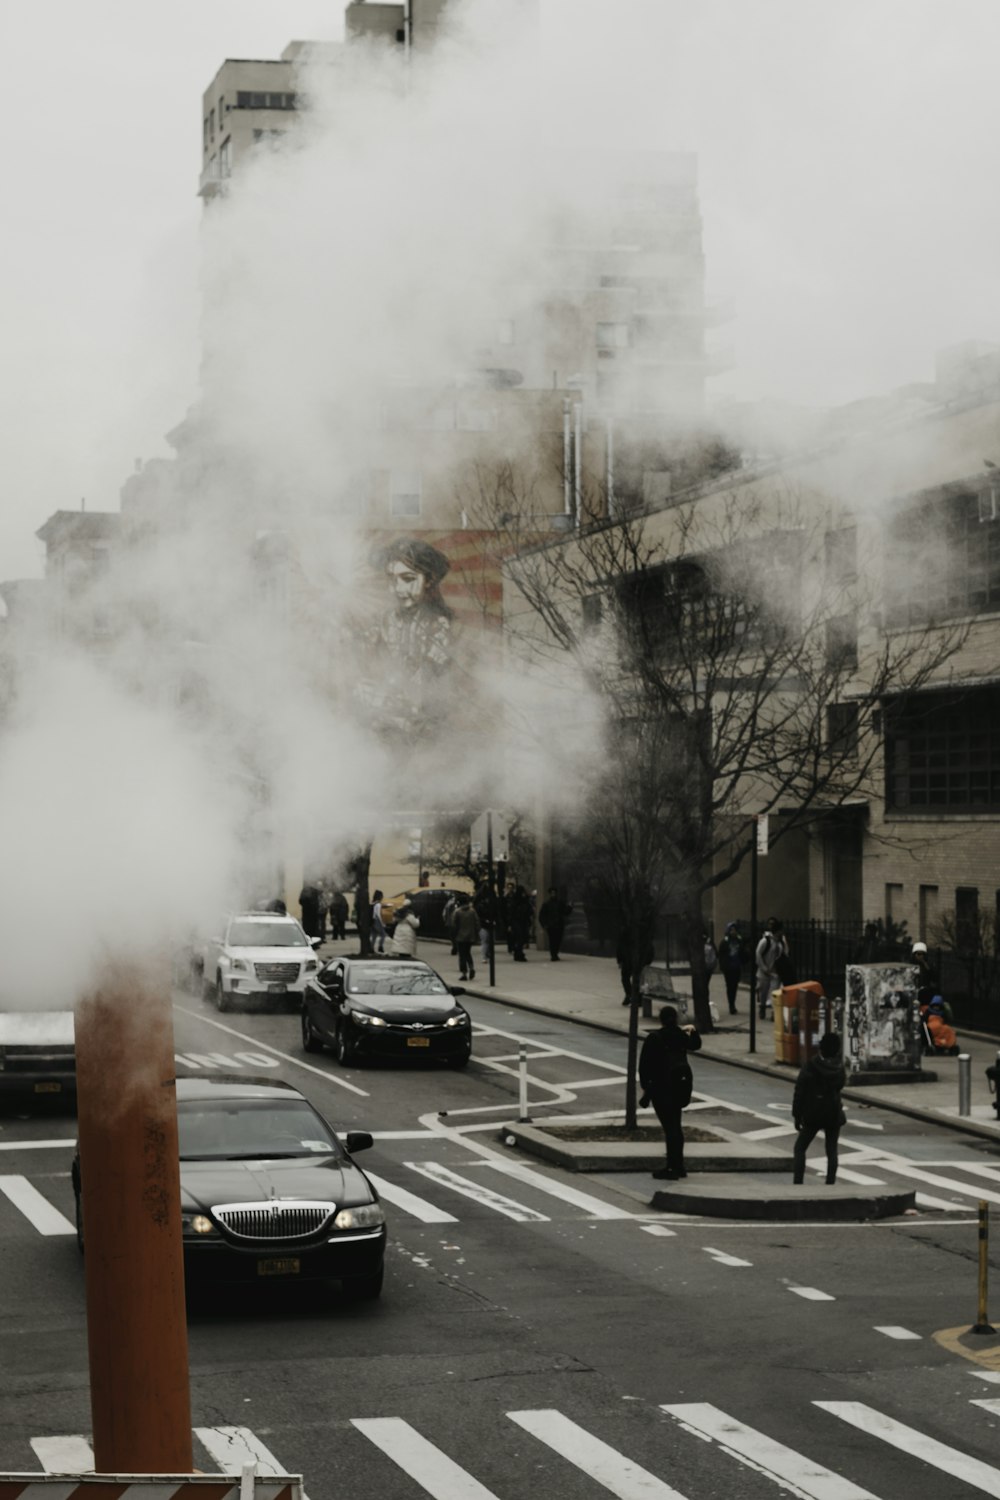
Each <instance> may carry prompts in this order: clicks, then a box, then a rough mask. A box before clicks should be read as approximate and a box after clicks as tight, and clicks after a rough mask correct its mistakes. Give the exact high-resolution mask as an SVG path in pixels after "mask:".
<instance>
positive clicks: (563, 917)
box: [538, 885, 573, 964]
mask: <svg viewBox="0 0 1000 1500" xmlns="http://www.w3.org/2000/svg"><path fill="white" fill-rule="evenodd" d="M572 910H573V908H572V906H570V905H569V904H568V903H567V902H565V901H564V900H563V899H562V897H561V896H560V894H559V892H558V891H557V890H556V888H555V886H554V885H550V886H549V894H548V898H547V899H546V900H545V901H543V902H542V905H541V908H540V909H539V912H538V921H539V924H540V926H541V927H542V928H543V929H544V931H545V936H546V937H547V938H548V940H549V958H551V960H552V962H553V963H554V964H555V963H558V962H559V949H560V948H561V947H562V940H563V935H564V934H565V931H566V922H567V919H568V917H569V915H570V913H571V912H572Z"/></svg>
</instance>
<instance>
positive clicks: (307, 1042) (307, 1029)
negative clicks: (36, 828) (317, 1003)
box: [302, 1010, 323, 1052]
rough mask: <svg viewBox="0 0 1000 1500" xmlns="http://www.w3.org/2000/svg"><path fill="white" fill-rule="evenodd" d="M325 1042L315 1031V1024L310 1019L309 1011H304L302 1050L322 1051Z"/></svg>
mask: <svg viewBox="0 0 1000 1500" xmlns="http://www.w3.org/2000/svg"><path fill="white" fill-rule="evenodd" d="M322 1048H323V1043H322V1042H321V1041H320V1039H319V1037H318V1036H317V1035H316V1033H315V1031H313V1024H312V1022H311V1021H310V1019H309V1012H308V1011H306V1010H304V1011H303V1012H302V1050H303V1052H320V1051H322Z"/></svg>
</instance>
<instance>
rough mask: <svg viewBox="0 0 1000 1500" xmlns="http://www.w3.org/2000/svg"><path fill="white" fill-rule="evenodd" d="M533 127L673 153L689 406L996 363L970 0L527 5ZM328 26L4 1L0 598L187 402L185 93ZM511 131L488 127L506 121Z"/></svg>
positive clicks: (855, 392) (990, 22)
mask: <svg viewBox="0 0 1000 1500" xmlns="http://www.w3.org/2000/svg"><path fill="white" fill-rule="evenodd" d="M541 4H542V9H543V44H544V45H545V47H546V49H547V51H548V52H549V53H550V56H551V61H552V69H553V77H554V80H555V81H556V83H557V86H556V87H555V88H554V89H553V108H554V109H557V111H558V119H557V120H556V121H555V122H554V128H555V129H556V131H557V132H558V131H559V130H564V131H565V139H566V141H567V143H569V142H573V141H579V142H580V143H581V144H589V143H592V142H597V141H602V140H610V141H612V142H615V143H623V144H639V143H643V144H651V145H655V146H658V147H671V146H672V147H677V148H681V149H685V150H690V151H695V152H696V153H697V154H698V157H699V163H700V184H701V201H702V212H703V219H704V239H705V251H706V257H707V269H708V286H709V295H710V299H713V298H718V299H721V298H725V299H729V298H732V299H733V300H734V303H735V310H736V314H737V316H736V318H735V319H734V321H733V322H732V323H731V324H730V325H729V327H728V328H726V329H724V330H723V331H722V333H721V335H720V336H719V341H720V342H721V343H723V344H725V345H728V346H729V347H730V349H731V355H732V361H733V364H732V368H731V370H730V371H729V372H728V373H727V374H726V375H724V376H722V377H721V378H719V379H718V380H716V381H715V382H714V383H713V391H714V393H715V398H716V399H722V398H725V397H726V396H727V395H728V396H732V395H735V396H741V397H744V396H745V397H757V396H771V397H775V398H779V399H783V400H789V401H802V402H806V403H835V402H841V401H846V400H851V399H854V398H856V397H859V396H863V395H868V394H873V393H878V392H880V391H883V390H886V389H889V388H891V387H893V386H895V385H899V384H903V383H906V382H909V381H914V380H925V379H928V378H930V377H931V375H932V371H933V355H934V351H935V349H938V348H940V347H942V346H943V345H946V344H949V343H952V342H957V341H959V340H964V339H975V338H979V339H985V340H1000V309H998V296H997V275H998V267H1000V193H998V190H997V183H998V179H1000V174H998V163H997V139H998V136H997V131H996V128H995V114H996V106H995V102H994V101H995V96H996V68H997V61H998V58H1000V0H700V3H699V4H698V5H697V6H692V5H691V4H690V3H689V0H541ZM342 9H343V7H342V3H341V0H328V3H320V0H281V3H280V4H279V3H278V0H170V3H169V4H167V3H165V0H146V3H144V4H142V5H137V4H136V3H135V0H90V3H89V4H87V5H81V4H80V3H78V0H30V3H29V0H5V3H4V5H3V7H2V10H0V44H2V46H3V55H4V57H5V59H6V61H7V76H6V79H5V93H6V99H7V108H8V118H9V119H10V120H11V121H12V122H15V123H16V127H17V129H16V144H15V142H14V138H13V137H12V145H11V149H10V151H9V152H8V157H7V160H6V162H5V176H6V181H7V193H6V209H7V213H6V215H5V232H4V236H3V238H2V240H0V327H2V329H3V341H2V348H3V355H4V357H3V363H2V400H3V413H4V422H3V427H2V437H0V442H2V450H0V452H2V464H3V500H2V505H0V578H3V579H9V578H14V577H19V576H33V575H37V574H39V573H40V571H41V559H42V548H41V543H39V542H37V541H36V540H35V538H34V535H33V533H34V531H35V529H36V528H37V527H38V526H39V525H41V523H42V522H43V521H44V520H45V518H46V517H47V516H48V515H50V514H51V513H52V512H53V511H54V510H57V509H72V508H76V507H78V506H79V505H80V502H81V499H82V498H84V497H85V498H86V503H87V505H88V507H89V508H91V509H116V508H117V505H118V489H119V486H120V484H121V482H122V481H123V480H124V478H125V477H126V476H127V474H128V473H129V472H130V470H131V468H132V466H133V461H134V459H135V458H137V457H143V458H148V457H151V456H154V455H156V454H158V453H164V452H166V451H168V450H167V449H166V447H165V445H164V441H163V434H164V433H165V432H167V431H169V429H170V428H171V427H172V426H173V425H175V423H176V422H177V421H178V420H179V419H180V417H181V416H183V414H184V411H185V410H186V408H187V407H188V406H189V405H190V404H191V402H192V400H193V399H194V398H195V396H196V393H197V368H198V345H197V328H198V300H197V299H198V292H197V287H198V222H199V217H200V207H201V205H200V202H199V200H198V198H197V196H196V189H197V178H198V172H199V170H200V164H201V158H200V145H201V110H200V99H201V94H202V91H203V90H204V88H205V87H206V86H207V84H208V83H209V82H210V80H211V78H212V76H213V75H214V73H215V71H216V69H217V67H218V66H219V64H220V63H221V61H222V60H223V59H224V58H225V57H226V56H230V57H264V58H266V57H277V56H278V55H279V54H280V52H281V50H282V48H283V47H284V45H285V43H286V42H287V41H288V40H289V39H291V38H293V37H316V38H332V37H337V36H339V35H340V34H341V30H342V21H341V17H342ZM512 108H516V101H512Z"/></svg>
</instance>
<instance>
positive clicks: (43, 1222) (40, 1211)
mask: <svg viewBox="0 0 1000 1500" xmlns="http://www.w3.org/2000/svg"><path fill="white" fill-rule="evenodd" d="M0 1193H4V1194H5V1195H6V1196H7V1197H8V1198H9V1199H10V1201H11V1203H13V1205H14V1207H15V1208H19V1209H20V1210H21V1212H22V1213H23V1214H24V1217H25V1218H26V1219H27V1220H28V1221H29V1223H31V1224H32V1225H34V1227H35V1228H36V1229H37V1230H38V1233H39V1234H76V1225H75V1224H71V1223H70V1222H69V1220H68V1219H67V1218H66V1217H65V1215H64V1214H61V1213H60V1212H59V1210H58V1209H57V1208H53V1207H52V1204H51V1203H50V1202H49V1200H48V1199H47V1198H43V1196H42V1194H41V1193H40V1192H39V1191H38V1189H37V1188H36V1187H33V1186H32V1185H31V1183H30V1182H29V1181H28V1179H27V1178H26V1177H0Z"/></svg>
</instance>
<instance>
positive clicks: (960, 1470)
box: [813, 1401, 1000, 1497]
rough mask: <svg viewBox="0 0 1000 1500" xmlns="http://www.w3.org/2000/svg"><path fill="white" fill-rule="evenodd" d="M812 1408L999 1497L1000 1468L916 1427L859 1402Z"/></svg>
mask: <svg viewBox="0 0 1000 1500" xmlns="http://www.w3.org/2000/svg"><path fill="white" fill-rule="evenodd" d="M813 1405H814V1406H817V1407H819V1409H820V1411H828V1412H829V1413H830V1414H831V1416H834V1417H839V1418H840V1419H841V1421H842V1422H850V1424H851V1426H852V1427H857V1428H859V1429H860V1431H861V1432H866V1433H868V1434H869V1435H870V1436H871V1437H876V1438H881V1440H882V1442H884V1443H890V1444H891V1445H892V1447H894V1448H900V1449H902V1451H903V1452H904V1453H909V1454H910V1456H911V1457H912V1458H919V1459H921V1460H922V1461H923V1462H924V1463H925V1464H931V1465H932V1466H933V1467H934V1468H935V1469H941V1470H942V1471H943V1472H944V1473H945V1474H950V1475H951V1476H952V1478H953V1479H961V1480H963V1481H964V1482H965V1483H966V1484H971V1485H973V1486H974V1487H975V1488H976V1489H977V1490H982V1492H983V1494H984V1495H993V1496H994V1497H1000V1469H994V1468H992V1467H991V1465H990V1464H984V1463H983V1462H982V1460H981V1459H978V1458H972V1457H970V1456H969V1455H968V1454H966V1453H960V1452H959V1450H958V1449H957V1448H949V1447H948V1445H947V1443H939V1442H938V1441H937V1439H936V1438H932V1437H928V1436H927V1434H926V1433H924V1432H920V1431H919V1430H918V1429H917V1428H916V1427H907V1426H906V1425H905V1424H904V1423H902V1422H897V1421H896V1420H895V1419H894V1418H893V1417H887V1416H885V1415H884V1414H883V1413H882V1412H880V1411H875V1410H874V1408H873V1407H871V1406H865V1404H864V1402H862V1401H814V1402H813Z"/></svg>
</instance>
